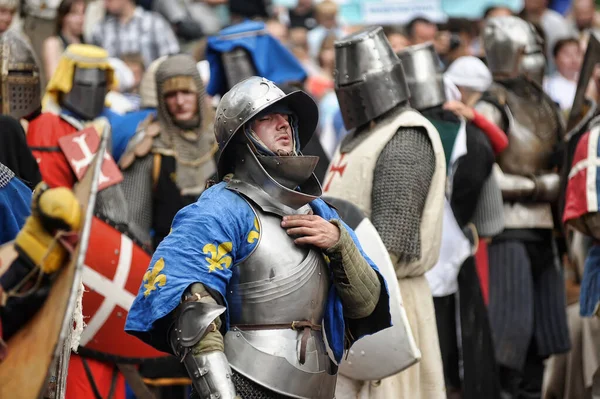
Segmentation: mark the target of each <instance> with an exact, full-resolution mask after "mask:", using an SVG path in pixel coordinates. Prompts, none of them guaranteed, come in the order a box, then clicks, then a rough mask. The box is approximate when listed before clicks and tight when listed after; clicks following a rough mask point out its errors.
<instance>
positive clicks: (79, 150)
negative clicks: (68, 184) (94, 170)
mask: <svg viewBox="0 0 600 399" xmlns="http://www.w3.org/2000/svg"><path fill="white" fill-rule="evenodd" d="M109 132H110V131H109V130H108V129H104V132H103V134H108V133H109ZM99 143H100V137H99V136H98V133H97V131H96V128H94V127H93V126H90V127H87V128H85V129H83V130H80V131H77V132H75V133H73V134H69V135H67V136H63V137H61V138H60V139H58V144H59V146H60V148H61V150H62V152H63V154H64V155H65V157H66V158H67V161H69V165H70V166H71V169H73V172H74V173H75V176H77V179H78V180H80V179H81V178H82V177H83V174H84V173H85V170H86V168H87V166H88V165H89V164H90V162H91V161H92V159H93V157H94V154H95V153H96V150H97V148H98V145H99ZM99 179H100V181H99V186H98V191H100V190H104V189H105V188H107V187H109V186H112V185H114V184H117V183H120V182H122V181H123V175H122V174H121V171H120V170H119V167H118V166H117V164H116V163H115V161H114V160H113V158H112V157H111V156H110V154H109V153H105V154H104V161H103V162H102V169H101V171H100V178H99Z"/></svg>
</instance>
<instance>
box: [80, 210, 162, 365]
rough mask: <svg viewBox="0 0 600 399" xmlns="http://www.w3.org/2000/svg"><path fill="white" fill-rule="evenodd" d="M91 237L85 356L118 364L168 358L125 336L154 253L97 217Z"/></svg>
mask: <svg viewBox="0 0 600 399" xmlns="http://www.w3.org/2000/svg"><path fill="white" fill-rule="evenodd" d="M91 237H92V238H91V241H90V245H89V248H88V252H87V256H86V259H85V265H84V267H83V284H84V286H85V288H86V292H85V294H84V295H83V315H84V320H85V321H86V327H85V329H84V330H83V333H82V335H81V341H80V351H81V353H82V354H85V355H89V356H92V357H94V356H96V357H99V356H101V357H102V358H103V359H111V360H112V361H114V362H138V361H139V360H140V359H144V358H156V357H163V356H167V354H165V353H163V352H160V351H158V350H156V349H154V348H152V347H151V346H149V345H147V344H145V343H143V342H142V341H141V340H139V339H137V338H135V337H133V336H131V335H129V334H126V333H125V320H126V318H127V313H128V312H129V308H130V307H131V304H132V303H133V300H134V299H135V296H136V294H137V291H138V289H139V286H140V282H141V281H142V280H143V277H144V273H145V272H146V270H147V268H148V264H149V263H150V259H151V256H150V253H149V252H148V251H146V250H145V249H144V248H143V247H142V246H141V244H140V243H138V242H136V241H135V240H133V239H132V238H130V237H129V236H128V235H127V234H126V233H124V232H121V231H119V230H118V229H117V228H115V227H114V226H113V225H111V223H110V222H109V221H106V220H101V219H99V218H98V217H94V219H93V221H92V233H91ZM82 348H83V349H82Z"/></svg>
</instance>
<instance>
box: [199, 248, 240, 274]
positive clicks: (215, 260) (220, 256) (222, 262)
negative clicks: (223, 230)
mask: <svg viewBox="0 0 600 399" xmlns="http://www.w3.org/2000/svg"><path fill="white" fill-rule="evenodd" d="M232 248H233V244H232V243H231V242H224V243H222V244H220V245H219V247H216V246H215V244H206V245H205V246H204V248H202V252H204V253H205V254H206V255H208V256H207V257H206V258H205V259H206V261H207V262H208V272H209V273H212V272H214V271H215V270H217V269H218V270H225V269H228V268H230V267H231V256H229V255H228V254H229V253H230V252H231V249H232Z"/></svg>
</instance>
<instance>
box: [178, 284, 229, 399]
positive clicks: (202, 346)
mask: <svg viewBox="0 0 600 399" xmlns="http://www.w3.org/2000/svg"><path fill="white" fill-rule="evenodd" d="M223 312H225V307H223V306H220V305H218V304H217V301H216V300H215V299H214V298H213V296H212V295H211V294H210V293H209V292H208V290H207V289H206V288H205V287H204V285H202V284H200V283H195V284H192V285H191V286H190V287H189V289H188V290H187V291H186V294H184V298H183V301H182V303H181V305H179V309H178V312H177V318H176V321H175V324H174V326H173V327H172V329H171V331H170V332H169V342H170V343H171V348H172V349H173V352H174V353H175V355H176V356H177V357H178V358H179V359H181V361H182V362H183V364H184V365H185V368H186V370H187V371H188V373H189V375H190V378H191V379H192V383H193V385H194V388H195V389H196V391H197V392H198V394H199V395H200V398H202V399H212V398H219V399H233V398H236V392H235V387H234V386H233V380H232V376H231V368H230V367H229V363H228V361H227V358H226V357H225V353H223V349H224V347H223V336H222V335H221V333H220V332H219V328H220V326H221V319H220V317H219V316H220V315H221V314H223Z"/></svg>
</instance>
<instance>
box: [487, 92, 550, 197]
mask: <svg viewBox="0 0 600 399" xmlns="http://www.w3.org/2000/svg"><path fill="white" fill-rule="evenodd" d="M475 110H476V111H477V112H478V113H480V114H481V115H483V116H484V117H485V118H487V119H488V120H489V121H491V122H493V123H494V124H496V125H497V126H499V127H500V128H502V130H504V131H505V132H506V131H507V129H508V128H509V126H507V122H506V120H507V118H506V116H505V115H503V112H502V111H501V110H500V108H498V107H497V106H495V105H493V104H491V103H489V102H486V101H482V102H479V103H478V104H477V105H476V106H475ZM509 146H510V143H509ZM494 174H495V176H496V180H497V181H498V185H499V186H500V189H501V190H502V197H503V199H504V200H505V201H518V200H529V201H537V202H552V201H555V200H556V199H557V198H558V193H559V182H560V178H559V176H558V174H556V173H545V174H541V175H537V176H533V175H531V176H520V175H514V174H509V173H504V172H503V171H502V170H501V169H500V167H499V166H497V165H496V166H495V168H494Z"/></svg>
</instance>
